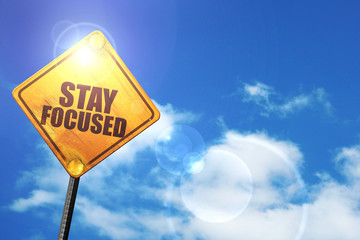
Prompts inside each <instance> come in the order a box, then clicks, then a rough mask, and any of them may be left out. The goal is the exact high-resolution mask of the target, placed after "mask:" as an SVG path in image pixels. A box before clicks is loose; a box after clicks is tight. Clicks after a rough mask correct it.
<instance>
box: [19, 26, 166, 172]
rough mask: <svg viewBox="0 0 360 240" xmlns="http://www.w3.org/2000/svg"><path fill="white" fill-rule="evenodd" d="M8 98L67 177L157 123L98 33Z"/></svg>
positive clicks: (142, 94) (156, 115)
mask: <svg viewBox="0 0 360 240" xmlns="http://www.w3.org/2000/svg"><path fill="white" fill-rule="evenodd" d="M13 96H14V98H15V100H16V101H17V102H18V104H19V105H20V107H21V108H22V109H23V111H24V112H25V114H26V115H27V116H28V118H29V119H30V121H31V122H32V123H33V124H34V126H35V128H36V129H37V130H38V131H39V133H40V135H41V136H42V137H43V138H44V140H45V142H46V143H47V144H48V145H49V147H50V148H51V150H52V151H53V152H54V154H55V155H56V157H57V158H58V159H59V161H60V162H61V164H62V165H63V166H64V168H65V169H66V170H67V172H68V173H69V174H70V175H71V176H73V177H80V176H81V175H83V174H84V173H85V172H87V171H89V170H90V169H91V168H92V167H94V166H95V165H96V164H98V163H99V162H101V161H102V160H103V159H104V158H106V157H107V156H109V155H110V154H111V153H113V152H114V151H116V150H117V149H118V148H120V147H121V146H123V145H124V144H125V143H127V142H128V141H130V140H131V139H132V138H134V137H135V136H136V135H138V134H139V133H140V132H142V131H143V130H144V129H146V128H147V127H149V126H150V125H151V124H153V123H154V122H156V121H157V120H158V119H159V117H160V113H159V111H158V110H157V108H156V107H155V105H154V104H153V103H152V101H151V100H150V98H149V97H148V96H147V95H146V93H145V92H144V90H143V89H142V88H141V86H140V85H139V83H138V82H137V81H136V79H135V78H134V76H133V75H132V74H131V73H130V71H129V70H128V68H127V67H126V66H125V64H124V62H123V61H122V60H121V59H120V57H119V56H118V55H117V53H116V52H115V50H114V49H113V48H112V46H111V45H110V43H109V42H108V41H107V39H106V38H105V36H104V35H103V34H102V33H101V32H99V31H95V32H92V33H91V34H89V35H88V36H87V37H85V38H84V39H83V40H81V41H80V42H79V43H78V44H76V45H75V46H73V47H72V48H70V49H69V50H68V51H66V52H65V53H64V54H62V55H61V56H59V57H58V58H56V59H55V60H54V61H52V62H51V63H49V64H48V65H47V66H45V67H44V68H43V69H41V70H40V71H39V72H37V73H36V74H34V75H33V76H32V77H30V78H29V79H27V80H26V81H25V82H23V83H22V84H20V85H19V86H18V87H17V88H15V90H14V91H13Z"/></svg>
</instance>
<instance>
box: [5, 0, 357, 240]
mask: <svg viewBox="0 0 360 240" xmlns="http://www.w3.org/2000/svg"><path fill="white" fill-rule="evenodd" d="M359 11H360V4H359V3H358V2H357V1H346V2H343V1H301V2H300V1H298V2H294V1H228V2H226V3H225V2H224V1H202V0H198V1H188V0H181V1H174V0H149V1H140V0H131V1H129V0H128V1H61V2H50V1H17V0H14V1H3V0H0V30H1V37H0V48H1V52H0V81H1V87H0V93H1V95H0V96H1V99H2V101H0V106H1V109H2V110H3V111H2V118H1V120H0V122H1V124H0V126H1V134H2V140H1V150H2V168H1V169H2V171H1V173H2V174H1V176H0V188H1V195H0V206H1V208H0V221H1V232H2V233H1V236H2V238H3V239H21V240H22V239H30V240H43V239H54V238H55V237H56V236H57V234H58V229H59V225H60V219H61V214H62V209H63V203H64V198H65V193H66V188H67V183H68V175H67V173H66V171H65V170H64V169H63V168H62V166H61V164H60V163H59V162H58V160H57V159H56V158H55V156H54V155H53V153H52V152H51V151H50V150H49V148H48V147H47V145H46V144H45V142H44V141H43V140H42V138H41V136H40V135H39V134H38V133H37V131H36V130H35V128H34V127H33V126H32V125H31V123H30V121H29V120H28V119H27V117H26V116H25V114H24V113H23V112H22V110H21V109H20V107H19V106H18V105H17V103H16V102H15V100H14V99H13V97H12V95H11V92H12V90H13V89H14V88H15V87H16V86H17V85H19V84H20V83H22V82H23V81H25V80H26V79H27V78H29V77H30V76H31V75H33V74H34V73H36V72H37V71H38V70H40V69H41V68H42V67H44V66H45V65H46V64H48V63H49V62H50V61H52V60H53V59H54V58H55V57H57V56H58V55H60V54H61V53H62V52H64V51H65V50H66V49H67V48H69V47H71V46H72V45H74V44H75V43H76V42H77V41H79V40H80V39H82V38H83V37H85V36H86V35H88V34H89V33H90V32H92V31H94V30H101V31H103V32H104V34H105V35H106V37H107V38H108V39H110V41H111V43H112V44H113V45H114V46H115V48H116V50H117V52H118V54H119V56H120V57H121V58H122V59H123V61H124V62H125V64H126V65H127V66H128V68H129V69H130V71H131V72H132V73H133V75H134V76H135V78H136V79H137V81H138V82H139V83H140V84H141V86H142V87H143V88H144V90H145V91H146V92H147V94H148V95H149V96H150V98H151V99H153V101H154V102H155V103H156V104H157V106H158V108H159V110H160V112H161V119H160V120H159V121H158V122H157V123H156V124H154V125H153V126H152V127H150V128H149V129H147V130H146V131H144V132H143V133H142V134H141V135H139V136H138V137H136V138H135V139H134V140H132V141H131V142H129V143H128V144H126V145H125V146H124V147H123V148H121V149H119V150H118V151H117V152H115V153H114V154H113V155H111V156H110V157H109V158H107V159H105V160H104V161H103V162H101V163H100V164H99V165H97V166H96V167H95V168H94V169H92V170H90V171H89V172H88V173H86V174H85V175H84V176H83V177H81V180H80V185H79V191H78V197H77V202H76V206H75V212H74V217H73V222H72V226H71V231H70V239H80V240H81V239H106V240H107V239H162V240H168V239H190V240H218V239H222V240H223V239H229V240H232V239H249V240H255V239H276V240H282V239H284V240H287V239H290V240H292V239H297V240H300V239H306V240H332V239H333V240H338V239H342V240H355V239H360V233H359V231H358V226H360V191H359V190H360V139H359V133H360V127H359V123H360V115H359V110H358V107H357V102H358V101H359V100H360V97H359V94H358V91H359V89H360V86H359V76H360V68H359V61H360V59H359V58H360V45H359V42H360V32H359V29H360V17H359V14H358V13H359ZM179 146H181V147H183V148H182V149H183V151H182V152H179V151H176V149H178V148H177V147H179ZM184 149H185V150H184Z"/></svg>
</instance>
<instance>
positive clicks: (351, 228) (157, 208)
mask: <svg viewBox="0 0 360 240" xmlns="http://www.w3.org/2000/svg"><path fill="white" fill-rule="evenodd" d="M263 90H264V89H263ZM269 91H270V90H269ZM252 92H253V93H254V94H256V93H257V90H252ZM266 94H267V93H265V92H261V91H260V93H259V95H262V96H266ZM268 96H269V95H268ZM319 96H320V95H319ZM299 101H300V100H299ZM300 102H301V101H300ZM158 107H159V108H161V112H162V120H161V121H159V123H158V124H157V125H155V126H154V127H152V128H149V129H148V130H147V131H145V132H144V133H143V134H141V135H140V136H139V137H137V138H135V139H134V140H133V141H131V142H130V143H129V144H127V145H126V147H127V148H124V149H122V150H120V151H118V152H116V153H115V154H113V155H112V156H111V157H110V160H109V159H107V160H106V163H101V164H99V165H98V166H97V167H96V168H95V169H94V170H92V171H90V172H89V173H88V174H86V175H85V176H84V177H82V179H81V181H80V189H79V190H80V191H79V196H78V199H77V203H76V208H77V209H78V212H79V215H80V216H79V215H78V216H75V218H74V222H73V224H78V225H81V226H83V227H84V228H82V229H89V230H90V229H91V231H94V232H95V233H97V234H98V236H96V238H97V239H98V238H101V237H103V238H104V239H161V238H162V237H164V236H172V235H174V234H175V235H177V236H178V237H179V239H186V240H187V239H189V240H193V239H196V238H201V239H206V240H220V239H221V240H223V239H227V240H238V239H247V240H258V239H270V240H272V239H274V240H275V239H276V240H293V239H294V240H300V239H304V240H305V239H306V240H335V239H342V240H357V239H360V232H359V231H358V226H360V210H359V209H360V208H359V206H360V180H359V179H360V173H359V168H360V146H353V147H347V148H342V149H341V150H340V151H339V153H338V154H337V156H336V157H335V163H336V164H337V165H338V166H339V169H340V170H341V172H342V173H343V174H344V176H345V177H346V182H344V183H339V182H337V181H335V180H334V179H332V178H331V176H330V175H328V174H326V173H324V174H319V176H320V183H319V184H317V185H312V186H308V191H309V193H308V194H307V191H306V189H305V186H304V185H305V184H304V183H303V181H302V179H301V176H300V173H301V171H302V170H303V165H304V158H303V155H302V153H301V151H300V150H299V148H298V146H297V145H296V144H294V143H292V142H290V141H283V140H279V139H275V138H272V137H269V136H268V135H267V134H265V133H246V134H244V133H239V132H236V131H226V132H225V133H224V135H223V137H221V138H220V139H219V140H218V141H217V142H216V143H215V144H213V145H210V146H208V148H207V154H206V155H205V157H204V169H203V171H200V172H199V173H197V174H194V175H184V176H182V177H179V178H181V179H178V178H177V176H174V175H171V174H169V173H167V172H166V171H164V170H163V169H161V168H160V167H159V166H157V164H156V162H155V160H154V156H155V154H154V145H155V142H156V138H157V136H159V135H160V134H161V132H162V131H163V130H164V129H166V128H167V127H169V126H172V125H174V124H177V123H182V122H183V121H186V120H187V119H192V120H193V119H196V116H195V115H193V114H190V113H186V112H180V113H179V112H178V111H176V110H174V109H173V108H172V107H171V106H170V105H167V106H158ZM45 152H46V154H48V151H47V150H46V151H45ZM141 152H142V153H145V152H146V153H147V155H146V156H145V157H144V156H142V155H141V157H142V158H148V160H146V159H140V160H137V161H136V160H135V159H136V158H139V156H140V153H141ZM49 154H50V153H49ZM150 155H152V156H150ZM53 158H54V157H53ZM48 161H49V160H48V159H47V160H46V161H44V160H42V161H41V162H40V163H41V164H40V165H41V166H40V165H39V166H38V167H36V168H34V169H33V170H32V171H29V172H27V173H24V175H23V178H22V179H20V180H19V181H20V184H19V187H22V186H23V185H24V184H25V185H26V186H27V187H28V186H29V182H31V183H33V185H32V187H33V189H36V190H33V191H32V192H31V193H30V197H28V198H19V199H16V200H14V201H13V203H12V204H11V206H10V208H11V209H12V210H14V211H18V212H23V211H28V210H29V209H32V208H37V209H38V210H39V211H45V210H44V209H43V208H40V207H42V206H48V205H51V204H53V205H56V206H59V209H61V207H62V205H63V202H62V201H63V197H64V195H65V191H66V184H67V180H68V176H67V174H66V173H65V171H64V170H63V169H61V167H55V166H60V164H59V163H58V162H57V160H56V159H51V161H50V162H51V163H48ZM146 161H147V162H146ZM151 161H152V164H150V162H151ZM144 162H146V168H147V167H149V169H145V170H142V172H141V175H139V173H137V172H136V171H138V170H139V169H140V168H141V167H143V165H142V164H143V163H144ZM41 172H48V173H50V176H49V175H47V174H40V173H41ZM179 180H180V181H179ZM59 196H60V197H59ZM308 197H309V200H308ZM59 199H60V200H61V201H60V202H59ZM47 211H49V210H48V209H47ZM53 214H55V213H53ZM56 214H57V215H59V213H58V212H56ZM59 220H60V219H59ZM164 238H165V237H164ZM169 238H171V237H169ZM165 239H166V238H165Z"/></svg>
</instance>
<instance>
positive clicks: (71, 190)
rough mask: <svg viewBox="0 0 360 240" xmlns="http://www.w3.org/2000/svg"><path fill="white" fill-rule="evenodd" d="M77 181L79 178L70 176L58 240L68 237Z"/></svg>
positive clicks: (64, 239)
mask: <svg viewBox="0 0 360 240" xmlns="http://www.w3.org/2000/svg"><path fill="white" fill-rule="evenodd" d="M79 181H80V178H74V177H71V176H70V179H69V186H68V190H67V193H66V199H65V204H64V211H63V214H62V218H61V224H60V230H59V236H58V240H67V239H68V236H69V231H70V224H71V219H72V215H73V212H74V206H75V200H76V194H77V190H78V186H79Z"/></svg>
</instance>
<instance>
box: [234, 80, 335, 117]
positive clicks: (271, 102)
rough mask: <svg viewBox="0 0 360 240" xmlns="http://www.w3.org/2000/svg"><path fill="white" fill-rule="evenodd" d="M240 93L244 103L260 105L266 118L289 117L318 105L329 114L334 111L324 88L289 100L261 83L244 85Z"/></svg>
mask: <svg viewBox="0 0 360 240" xmlns="http://www.w3.org/2000/svg"><path fill="white" fill-rule="evenodd" d="M239 91H240V93H242V95H243V101H245V102H254V103H255V104H257V105H259V106H260V107H261V108H262V109H263V112H262V115H264V116H270V115H271V114H275V115H278V116H280V117H287V116H288V115H289V114H291V113H295V112H299V111H301V110H303V109H305V108H310V107H314V106H317V105H318V106H321V107H322V108H324V110H325V111H326V113H327V114H331V113H332V111H333V107H332V105H331V103H330V102H329V101H328V96H327V93H326V92H325V90H324V89H323V88H317V89H315V90H313V91H312V92H310V93H307V94H305V93H302V94H300V95H297V96H294V97H291V98H287V99H285V98H284V97H283V96H281V95H279V94H278V93H276V92H275V91H274V89H273V88H272V87H271V86H268V85H266V84H264V83H260V82H256V83H255V84H253V85H251V84H248V83H244V84H243V86H242V87H241V88H240V89H239ZM271 96H274V97H271ZM276 100H277V101H276Z"/></svg>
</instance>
